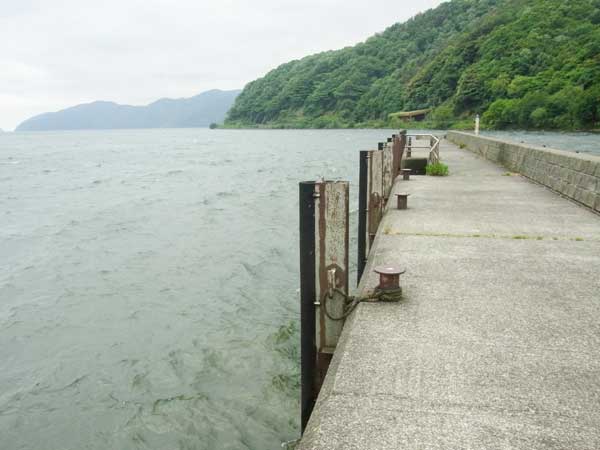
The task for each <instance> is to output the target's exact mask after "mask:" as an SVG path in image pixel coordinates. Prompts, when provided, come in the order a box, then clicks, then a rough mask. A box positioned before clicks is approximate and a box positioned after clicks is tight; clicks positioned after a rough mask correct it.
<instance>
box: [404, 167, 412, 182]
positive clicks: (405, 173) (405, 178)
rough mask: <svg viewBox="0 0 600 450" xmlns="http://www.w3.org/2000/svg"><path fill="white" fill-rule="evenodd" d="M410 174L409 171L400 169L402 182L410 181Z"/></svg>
mask: <svg viewBox="0 0 600 450" xmlns="http://www.w3.org/2000/svg"><path fill="white" fill-rule="evenodd" d="M411 172H412V170H411V169H402V179H403V180H404V181H408V180H410V173H411Z"/></svg>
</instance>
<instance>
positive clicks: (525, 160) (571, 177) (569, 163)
mask: <svg viewBox="0 0 600 450" xmlns="http://www.w3.org/2000/svg"><path fill="white" fill-rule="evenodd" d="M447 138H448V140H449V141H451V142H454V143H455V144H457V145H460V146H461V147H463V146H464V148H466V149H468V150H470V151H472V152H474V153H477V154H479V155H481V156H483V157H484V158H486V159H489V160H490V161H493V162H495V163H498V164H501V165H503V166H504V167H506V168H507V169H508V170H510V171H512V172H518V173H520V174H521V175H524V176H526V177H527V178H530V179H532V180H533V181H536V182H538V183H540V184H542V185H544V186H546V187H549V188H550V189H552V190H554V191H556V192H558V193H560V194H562V195H564V196H566V197H568V198H570V199H572V200H575V201H577V202H579V203H581V204H583V205H585V206H587V207H589V208H592V209H593V210H594V211H596V212H600V157H596V156H592V155H583V154H578V153H572V152H566V151H562V150H555V149H549V148H541V147H535V146H531V145H523V144H517V143H511V142H505V141H500V140H498V139H492V138H488V137H482V136H475V135H474V134H470V133H462V132H458V131H450V132H448V136H447Z"/></svg>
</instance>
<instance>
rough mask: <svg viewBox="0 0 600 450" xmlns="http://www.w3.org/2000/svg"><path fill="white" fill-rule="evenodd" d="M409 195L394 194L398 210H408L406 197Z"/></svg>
mask: <svg viewBox="0 0 600 450" xmlns="http://www.w3.org/2000/svg"><path fill="white" fill-rule="evenodd" d="M409 195H410V194H407V193H404V192H402V193H400V194H396V197H398V209H408V196H409Z"/></svg>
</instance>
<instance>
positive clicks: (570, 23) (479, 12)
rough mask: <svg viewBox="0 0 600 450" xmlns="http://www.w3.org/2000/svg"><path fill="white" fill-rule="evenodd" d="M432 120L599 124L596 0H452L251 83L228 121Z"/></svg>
mask: <svg viewBox="0 0 600 450" xmlns="http://www.w3.org/2000/svg"><path fill="white" fill-rule="evenodd" d="M429 108H432V111H431V113H430V114H429V115H428V119H427V122H428V123H427V124H426V125H428V126H432V127H452V126H455V127H460V126H461V123H462V124H465V123H471V122H472V117H473V115H474V114H481V115H482V119H483V125H484V126H486V127H489V128H544V129H584V128H585V129H593V128H598V127H599V122H600V0H569V1H568V2H567V1H564V0H452V1H450V2H447V3H443V4H441V5H440V6H439V7H437V8H435V9H432V10H429V11H427V12H425V13H422V14H419V15H417V16H415V17H414V18H412V19H410V20H409V21H407V22H405V23H397V24H395V25H393V26H391V27H390V28H388V29H387V30H385V31H384V32H382V33H380V34H377V35H375V36H372V37H371V38H369V39H367V40H366V41H365V42H362V43H360V44H358V45H355V46H353V47H347V48H343V49H341V50H336V51H328V52H324V53H319V54H316V55H311V56H307V57H305V58H303V59H301V60H297V61H291V62H289V63H287V64H283V65H281V66H279V67H278V68H276V69H274V70H272V71H271V72H269V73H268V74H266V75H265V76H264V77H263V78H260V79H258V80H255V81H253V82H251V83H249V84H248V85H247V86H246V87H245V88H244V90H243V92H242V93H241V94H240V95H239V96H238V97H237V99H236V101H235V104H234V106H233V107H232V109H231V110H230V111H229V113H228V118H227V121H226V124H227V125H228V126H232V127H235V126H251V127H252V126H265V127H298V128H304V127H316V128H337V127H361V126H386V125H393V126H396V125H401V123H399V122H398V120H399V119H397V118H394V117H393V116H392V117H390V114H393V113H395V112H399V111H409V110H418V109H429Z"/></svg>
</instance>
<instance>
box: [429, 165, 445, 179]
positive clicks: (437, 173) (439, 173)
mask: <svg viewBox="0 0 600 450" xmlns="http://www.w3.org/2000/svg"><path fill="white" fill-rule="evenodd" d="M425 173H426V174H427V175H432V176H434V177H445V176H447V175H448V166H447V165H446V164H442V163H440V162H439V163H435V164H429V165H427V167H425Z"/></svg>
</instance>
